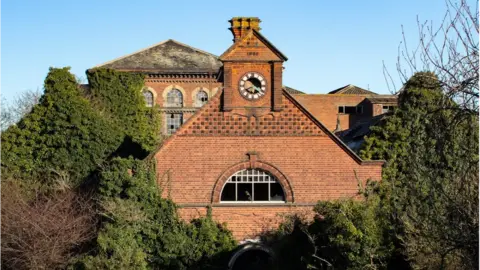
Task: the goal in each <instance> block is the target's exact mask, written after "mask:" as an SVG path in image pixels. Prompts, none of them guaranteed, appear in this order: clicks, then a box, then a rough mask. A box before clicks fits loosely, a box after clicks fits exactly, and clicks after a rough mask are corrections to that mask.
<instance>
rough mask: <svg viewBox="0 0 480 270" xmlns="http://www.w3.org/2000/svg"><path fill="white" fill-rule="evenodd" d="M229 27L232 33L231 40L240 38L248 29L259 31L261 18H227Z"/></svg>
mask: <svg viewBox="0 0 480 270" xmlns="http://www.w3.org/2000/svg"><path fill="white" fill-rule="evenodd" d="M229 22H230V25H231V27H230V28H229V29H230V31H232V34H233V42H237V41H238V40H240V39H241V38H242V37H243V36H244V35H245V34H246V33H247V32H248V31H249V30H250V29H255V30H256V31H260V29H261V28H260V22H261V20H260V19H259V18H258V17H233V18H232V19H231V20H229Z"/></svg>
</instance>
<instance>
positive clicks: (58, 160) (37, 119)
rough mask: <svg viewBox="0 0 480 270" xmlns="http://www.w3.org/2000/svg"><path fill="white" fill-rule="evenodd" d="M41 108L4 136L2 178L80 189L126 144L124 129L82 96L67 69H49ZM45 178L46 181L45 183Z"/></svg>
mask: <svg viewBox="0 0 480 270" xmlns="http://www.w3.org/2000/svg"><path fill="white" fill-rule="evenodd" d="M44 89H45V93H44V95H43V96H42V97H41V99H40V102H39V104H37V105H35V106H34V108H33V109H32V111H31V113H29V114H27V115H26V116H25V117H24V118H23V119H21V120H20V122H19V123H18V124H17V125H13V126H11V127H10V128H8V129H7V130H6V131H5V132H2V161H1V164H2V176H3V177H7V178H8V177H11V178H14V179H25V180H33V179H34V180H36V181H37V180H39V179H40V180H45V181H49V180H51V179H49V177H48V175H50V173H54V174H57V175H61V176H65V179H67V180H70V181H71V182H72V183H73V184H78V183H80V182H81V180H83V178H84V177H86V176H87V175H89V174H90V173H91V172H92V171H93V170H95V168H96V167H97V166H98V164H100V163H102V162H103V161H104V160H105V159H106V158H107V157H108V156H109V155H110V154H111V153H112V152H114V151H115V150H116V149H117V148H118V146H119V145H120V143H121V141H122V140H123V136H122V132H121V129H120V127H118V126H116V125H115V124H114V123H112V122H111V121H108V119H105V118H104V117H102V115H101V113H100V112H98V111H97V110H95V109H94V108H93V107H92V106H91V103H90V101H89V100H88V99H86V98H84V97H83V96H82V93H81V91H80V89H79V87H78V84H77V82H76V80H75V77H74V76H73V75H72V74H71V73H70V72H69V68H68V67H66V68H50V70H49V73H48V75H47V77H46V79H45V84H44ZM44 178H46V179H44Z"/></svg>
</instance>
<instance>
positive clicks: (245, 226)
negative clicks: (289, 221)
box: [179, 205, 314, 241]
mask: <svg viewBox="0 0 480 270" xmlns="http://www.w3.org/2000/svg"><path fill="white" fill-rule="evenodd" d="M206 212H207V208H206V207H188V206H187V207H182V208H180V209H179V214H180V216H181V217H183V218H184V219H185V220H192V219H194V218H198V217H200V216H205V215H206ZM292 214H297V215H299V216H300V217H302V218H306V219H312V218H313V216H314V212H313V207H312V206H292V205H289V206H265V205H263V206H252V207H238V206H217V207H213V208H212V217H213V218H214V219H215V220H216V221H217V222H219V223H224V224H226V227H227V228H228V229H229V230H231V231H232V233H233V236H234V237H235V239H237V240H238V241H241V240H244V239H254V238H255V237H256V236H257V235H259V234H261V233H263V232H266V231H269V230H272V229H276V228H277V227H278V224H280V223H281V222H282V221H283V220H284V218H285V217H286V216H287V215H292Z"/></svg>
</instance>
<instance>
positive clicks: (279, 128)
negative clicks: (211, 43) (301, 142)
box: [178, 96, 325, 136]
mask: <svg viewBox="0 0 480 270" xmlns="http://www.w3.org/2000/svg"><path fill="white" fill-rule="evenodd" d="M244 102H245V101H244ZM178 135H180V136H181V135H201V136H202V135H224V136H249V135H273V136H280V135H289V136H325V134H324V132H322V130H321V129H320V128H319V127H318V126H317V125H315V123H314V122H312V121H311V120H310V119H309V118H308V117H307V115H305V114H304V113H303V112H302V111H300V110H299V109H298V108H297V107H296V106H295V105H294V104H293V103H292V102H291V101H289V100H287V99H284V103H283V111H282V112H272V111H270V110H269V109H267V110H261V109H258V108H251V109H244V113H243V114H239V113H229V112H223V111H221V109H220V96H218V97H216V98H215V99H214V100H212V101H211V102H210V103H209V104H207V105H206V106H205V107H204V109H203V113H202V114H201V115H199V116H198V117H196V118H195V119H194V120H193V121H191V122H189V123H186V124H185V127H184V128H183V129H182V130H181V131H179V133H178Z"/></svg>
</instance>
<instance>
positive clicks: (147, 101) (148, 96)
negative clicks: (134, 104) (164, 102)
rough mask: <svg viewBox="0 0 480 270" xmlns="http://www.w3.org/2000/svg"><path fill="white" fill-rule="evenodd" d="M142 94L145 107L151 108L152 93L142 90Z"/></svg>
mask: <svg viewBox="0 0 480 270" xmlns="http://www.w3.org/2000/svg"><path fill="white" fill-rule="evenodd" d="M142 93H143V98H144V99H145V104H146V105H147V107H153V93H152V92H150V91H148V90H144V91H143V92H142Z"/></svg>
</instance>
